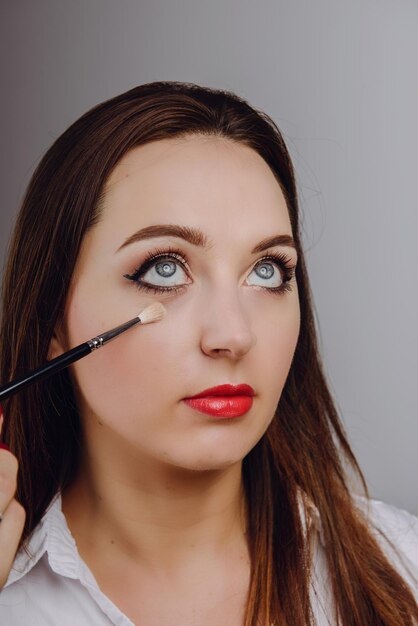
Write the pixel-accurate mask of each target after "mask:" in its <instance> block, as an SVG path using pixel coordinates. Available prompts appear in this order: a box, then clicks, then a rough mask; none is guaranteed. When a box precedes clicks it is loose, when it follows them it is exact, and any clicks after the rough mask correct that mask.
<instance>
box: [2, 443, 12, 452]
mask: <svg viewBox="0 0 418 626" xmlns="http://www.w3.org/2000/svg"><path fill="white" fill-rule="evenodd" d="M0 450H7V451H8V452H10V448H9V446H6V444H5V443H1V442H0Z"/></svg>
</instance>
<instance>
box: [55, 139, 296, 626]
mask: <svg viewBox="0 0 418 626" xmlns="http://www.w3.org/2000/svg"><path fill="white" fill-rule="evenodd" d="M155 224H178V225H182V226H189V227H195V228H199V229H200V230H201V231H203V233H204V234H205V235H206V237H207V238H208V241H209V245H208V247H207V248H203V247H198V246H195V245H193V244H191V243H189V242H186V241H184V240H182V239H179V238H176V237H172V236H170V237H167V236H163V237H158V238H155V239H148V240H144V241H139V242H135V243H132V244H130V245H127V246H125V247H123V248H122V249H121V250H119V251H117V250H118V249H119V248H120V246H121V245H122V244H123V242H124V241H125V240H126V239H127V238H128V237H130V236H131V235H132V234H133V233H134V232H136V231H137V230H138V229H141V228H144V227H147V226H151V225H155ZM275 234H287V235H290V236H291V235H292V229H291V224H290V221H289V215H288V210H287V207H286V203H285V199H284V197H283V194H282V192H281V189H280V186H279V185H278V183H277V181H276V179H275V177H274V176H273V174H272V172H271V170H270V169H269V167H268V165H267V164H266V163H265V162H264V160H263V159H262V158H261V157H260V156H259V155H258V154H257V153H256V152H254V151H253V150H251V149H250V148H248V147H246V146H244V145H242V144H239V143H236V142H232V141H231V140H228V139H224V138H215V137H203V136H192V137H187V138H185V139H170V140H163V141H158V142H153V143H151V144H147V145H146V146H141V147H139V148H136V149H134V150H132V151H131V152H129V153H128V154H127V155H125V157H124V158H123V159H122V160H121V161H120V162H119V163H118V165H117V166H116V168H115V169H114V171H113V172H112V174H111V176H110V178H109V180H108V181H107V184H106V196H105V204H104V209H103V213H102V217H101V220H100V222H99V223H98V224H97V225H96V226H95V227H94V228H93V229H92V230H91V231H90V232H89V233H88V234H87V235H86V237H85V240H84V242H83V246H82V250H81V253H80V256H79V259H78V263H77V266H76V270H75V274H74V277H73V281H72V285H71V289H70V292H69V295H68V299H67V304H66V310H65V315H64V318H63V322H62V324H61V325H60V327H59V328H57V329H56V334H55V336H54V339H53V341H52V343H51V348H50V357H51V358H52V357H54V356H58V355H59V354H61V353H62V352H63V351H65V350H67V349H69V348H70V347H72V346H74V345H77V344H79V343H81V342H82V341H85V340H87V339H89V338H91V337H93V336H95V335H97V334H98V333H99V332H100V331H105V330H108V329H109V328H112V327H114V326H116V325H118V324H120V323H122V322H124V321H126V320H128V319H130V318H132V317H134V316H135V315H137V314H138V313H139V312H140V311H141V310H142V309H143V308H144V307H146V306H147V305H149V304H151V303H153V302H157V301H158V302H161V303H162V304H163V305H164V306H165V308H166V309H167V314H166V316H165V318H164V319H163V320H162V321H159V322H157V323H154V324H149V325H147V326H142V327H137V328H135V329H132V330H130V331H128V332H127V333H125V334H124V335H123V336H121V337H119V338H118V339H117V340H116V341H115V342H113V343H110V344H109V345H108V346H106V347H105V348H104V349H103V350H99V351H97V352H96V353H94V354H92V355H91V356H89V357H87V358H86V359H82V360H81V361H79V362H77V363H76V364H74V365H73V366H72V375H73V378H74V381H75V385H76V388H77V396H78V402H79V408H80V414H81V418H82V423H83V428H84V435H85V446H84V455H83V460H82V464H81V467H80V471H79V474H78V477H77V479H76V480H75V482H74V484H73V485H72V486H71V487H70V488H69V489H67V491H66V492H65V493H64V494H63V511H64V513H65V516H66V518H67V522H68V525H69V527H70V530H71V532H72V534H73V536H74V538H75V540H76V543H77V547H78V550H79V552H80V554H81V556H82V558H83V559H84V560H85V561H86V563H87V565H88V566H89V567H90V569H91V571H92V573H93V574H94V576H95V577H96V579H97V581H98V583H99V585H100V586H101V588H102V590H103V591H104V592H105V593H106V594H107V595H108V596H109V597H110V598H111V599H112V600H113V602H114V603H115V604H117V605H118V606H119V607H120V608H121V609H122V610H123V611H124V612H125V613H126V614H128V616H129V617H130V618H131V619H132V620H133V621H135V620H137V621H138V623H143V624H147V625H157V624H158V626H163V625H165V624H173V623H182V624H190V625H191V624H199V625H208V626H209V625H212V624H218V625H219V623H228V624H240V623H241V621H242V616H243V609H244V603H245V599H246V593H247V590H248V581H249V571H250V563H249V557H248V547H247V542H246V534H245V533H246V528H245V501H244V498H243V493H242V484H241V466H242V460H243V458H244V457H245V456H246V454H247V453H248V452H249V451H250V450H251V449H252V448H253V447H254V445H255V444H256V443H257V442H258V441H259V439H260V438H261V437H262V435H263V433H264V432H265V431H266V429H267V427H268V425H269V423H270V421H271V419H272V417H273V414H274V411H275V408H276V406H277V403H278V401H279V398H280V394H281V392H282V389H283V386H284V383H285V380H286V377H287V374H288V371H289V368H290V365H291V361H292V358H293V354H294V350H295V347H296V342H297V338H298V334H299V324H300V316H299V300H298V292H297V284H296V281H295V279H294V278H293V279H292V280H291V283H290V284H291V286H292V291H291V292H285V293H284V294H282V295H277V294H273V293H271V292H268V291H267V290H266V289H263V288H262V287H260V279H259V278H258V277H256V276H255V274H254V271H253V268H254V265H255V264H256V262H257V261H259V260H260V259H261V258H262V257H264V256H265V255H266V254H267V252H262V253H257V254H251V250H252V249H253V247H254V246H255V245H257V244H258V243H259V242H260V241H261V240H263V239H265V238H267V237H271V236H272V235H275ZM167 247H174V248H175V249H177V250H179V251H181V252H182V253H183V254H185V255H186V256H187V259H188V266H187V271H186V272H184V271H183V270H181V267H178V266H177V272H176V275H178V276H179V282H180V283H185V286H184V287H183V288H182V289H181V290H180V291H178V292H174V293H165V294H160V293H158V294H154V293H152V292H144V291H141V290H138V289H137V287H136V285H135V284H134V283H133V282H132V281H130V280H128V279H126V278H124V274H132V273H133V272H134V270H135V269H136V268H137V267H138V266H139V265H140V264H141V263H142V262H143V261H144V258H145V256H146V255H147V253H149V252H150V251H154V250H155V249H160V250H165V249H166V248H167ZM116 251H117V252H116ZM269 252H276V253H277V252H282V253H283V252H285V253H286V255H287V256H288V257H289V258H290V259H291V260H292V262H293V263H294V264H295V263H296V261H297V254H296V251H295V250H294V249H293V248H291V247H283V246H276V247H275V248H272V249H270V250H269ZM154 275H155V274H154ZM147 276H148V278H149V277H151V278H152V276H151V275H150V274H148V275H147ZM257 281H258V282H257ZM164 284H166V283H164ZM225 383H230V384H239V383H247V384H249V385H251V386H252V387H253V388H254V390H255V397H254V402H253V406H252V408H251V409H250V411H249V412H248V413H246V414H245V415H243V416H242V417H240V418H236V419H233V420H217V419H214V418H213V417H211V416H208V415H204V414H202V413H198V412H197V411H195V410H193V409H191V408H190V407H188V406H187V405H185V403H184V402H183V401H182V400H183V399H184V398H185V397H188V396H191V395H195V394H196V393H198V392H200V391H202V390H204V389H206V388H208V387H212V386H215V385H219V384H225ZM162 597H163V598H164V601H163V602H162V601H161V598H162ZM173 616H175V619H174V620H173Z"/></svg>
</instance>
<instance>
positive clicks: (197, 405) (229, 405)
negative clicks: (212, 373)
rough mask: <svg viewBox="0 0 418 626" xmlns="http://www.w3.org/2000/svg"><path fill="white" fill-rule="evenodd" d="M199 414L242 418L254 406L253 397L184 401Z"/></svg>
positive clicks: (216, 397)
mask: <svg viewBox="0 0 418 626" xmlns="http://www.w3.org/2000/svg"><path fill="white" fill-rule="evenodd" d="M184 402H185V403H186V404H188V405H189V406H190V407H192V409H195V410H196V411H199V413H206V414H207V415H214V416H215V417H220V418H224V419H226V418H231V417H240V416H241V415H244V414H245V413H247V412H248V411H249V410H250V409H251V407H252V404H253V398H252V397H251V396H210V397H206V398H188V399H187V400H184Z"/></svg>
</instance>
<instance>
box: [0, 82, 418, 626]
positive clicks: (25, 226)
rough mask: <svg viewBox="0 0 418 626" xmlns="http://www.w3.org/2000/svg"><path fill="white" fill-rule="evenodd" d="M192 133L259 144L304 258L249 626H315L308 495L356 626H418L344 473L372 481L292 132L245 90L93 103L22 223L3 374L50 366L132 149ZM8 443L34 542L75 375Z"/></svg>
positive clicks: (50, 387) (269, 465)
mask: <svg viewBox="0 0 418 626" xmlns="http://www.w3.org/2000/svg"><path fill="white" fill-rule="evenodd" d="M190 134H207V135H217V136H222V137H226V138H229V139H230V140H232V141H236V142H241V143H242V144H245V145H246V146H249V147H250V148H252V149H253V150H255V151H256V152H257V153H258V154H259V155H260V156H261V157H262V158H263V159H264V160H265V161H266V162H267V164H268V165H269V166H270V168H271V170H272V172H273V173H274V175H275V177H276V179H277V181H278V183H279V184H280V186H281V188H282V190H283V193H284V195H285V198H286V201H287V206H288V210H289V216H290V221H291V225H292V230H293V236H294V239H295V241H296V246H297V250H298V256H299V260H298V264H297V269H296V279H297V284H298V291H299V299H300V313H301V328H300V335H299V338H298V342H297V346H296V350H295V354H294V358H293V362H292V365H291V368H290V371H289V374H288V377H287V380H286V384H285V386H284V389H283V392H282V395H281V398H280V402H279V405H278V407H277V411H276V415H275V417H274V419H273V421H272V423H271V425H270V426H269V428H268V430H267V432H266V433H265V435H264V436H263V437H262V439H261V440H260V441H259V443H258V444H257V445H256V446H255V448H254V449H253V450H251V452H250V453H249V454H248V455H247V456H246V458H245V459H244V462H243V480H244V488H245V492H246V496H247V502H248V524H249V549H250V555H251V564H252V565H251V580H250V588H249V595H248V603H247V610H246V619H245V626H256V625H257V624H270V623H272V622H274V623H275V625H276V626H279V625H288V626H305V625H307V624H312V623H313V617H312V610H311V606H310V562H311V550H310V548H309V546H310V542H309V541H308V540H307V537H306V536H305V531H304V526H303V519H302V516H301V513H300V498H299V496H300V494H301V493H303V494H305V495H306V496H307V498H309V499H310V501H311V502H312V503H313V504H314V505H315V506H316V507H317V509H318V511H319V513H320V516H321V522H322V533H323V537H324V543H325V552H326V561H327V566H328V570H329V573H330V577H329V580H330V585H331V586H332V589H331V591H332V594H333V597H334V602H335V615H333V616H332V619H334V620H335V622H336V623H338V624H342V625H343V626H366V625H367V626H378V625H379V626H381V625H385V626H399V625H400V624H404V625H407V626H408V625H410V626H412V625H413V624H414V623H415V621H416V620H418V606H417V604H416V602H415V600H414V598H413V595H412V592H411V591H410V589H409V587H408V586H407V584H406V582H405V581H404V580H403V579H402V577H401V576H400V575H399V574H398V573H397V572H396V571H395V569H394V567H393V566H392V565H391V564H390V563H389V561H388V560H387V558H386V557H385V556H384V554H383V552H382V550H381V549H380V547H379V545H378V544H377V542H376V540H375V539H374V538H373V536H372V534H371V532H370V530H369V528H368V526H367V523H366V522H365V520H364V519H363V517H362V516H361V514H360V513H359V511H358V509H357V507H356V506H355V503H354V501H353V499H352V497H351V495H350V489H349V485H348V479H347V475H346V470H345V465H347V466H348V467H351V469H354V471H355V473H357V475H358V476H359V477H360V479H361V481H362V482H363V486H364V489H365V492H366V494H367V488H366V485H365V483H364V479H363V476H362V474H361V470H360V468H359V467H358V464H357V462H356V460H355V458H354V456H353V453H352V451H351V448H350V446H349V443H348V442H347V438H346V436H345V433H344V431H343V428H342V426H341V423H340V421H339V418H338V414H337V411H336V408H335V405H334V402H333V399H332V397H331V394H330V392H329V389H328V386H327V382H326V380H325V376H324V373H323V368H322V365H321V360H320V356H319V350H318V345H317V338H316V337H317V335H316V327H315V320H314V315H313V307H312V302H311V295H310V287H309V282H308V277H307V272H306V266H305V261H304V256H303V250H302V246H301V239H300V232H299V222H298V219H299V218H298V204H297V193H296V185H295V179H294V173H293V168H292V163H291V160H290V157H289V154H288V152H287V149H286V146H285V143H284V141H283V138H282V136H281V134H280V131H279V129H278V128H277V126H276V125H275V124H274V122H273V121H272V120H271V119H270V118H269V117H268V116H267V115H265V114H264V113H262V112H259V111H257V110H255V109H254V108H252V107H251V106H249V104H248V103H247V102H245V101H244V100H242V99H241V98H239V97H237V96H236V95H234V94H232V93H229V92H225V91H221V90H213V89H208V88H204V87H200V86H198V85H193V84H185V83H178V82H155V83H150V84H146V85H142V86H139V87H135V88H134V89H131V90H129V91H127V92H126V93H123V94H121V95H119V96H117V97H115V98H112V99H111V100H108V101H106V102H104V103H102V104H99V105H98V106H96V107H94V108H93V109H91V110H90V111H88V112H87V113H86V114H85V115H83V116H82V117H81V118H80V119H79V120H77V121H76V122H75V123H73V124H72V125H71V126H70V127H69V128H68V129H67V130H66V131H65V132H64V133H63V134H62V135H61V136H60V137H59V138H58V139H57V140H56V141H55V143H54V144H53V145H52V147H51V148H50V149H49V150H48V152H47V153H46V155H45V156H44V158H43V159H42V160H41V162H40V164H39V166H38V167H37V169H36V171H35V173H34V175H33V177H32V179H31V181H30V184H29V186H28V190H27V193H26V196H25V198H24V201H23V206H22V209H21V211H20V214H19V216H18V219H17V224H16V228H15V232H14V237H13V239H12V242H11V246H10V254H9V260H8V263H7V266H6V271H5V277H4V284H3V307H4V308H3V315H2V326H1V335H0V340H1V344H0V366H1V369H0V376H1V380H2V382H3V383H4V382H7V381H9V380H11V379H13V378H15V377H18V376H20V375H22V374H23V373H25V372H27V371H28V370H30V369H32V368H34V367H36V366H38V365H39V364H40V363H42V362H44V361H45V360H46V358H47V354H48V347H49V343H50V341H51V337H52V334H53V331H54V328H55V326H56V324H57V322H58V321H59V320H60V319H61V316H62V314H63V311H64V306H65V301H66V296H67V292H68V289H69V285H70V281H71V278H72V274H73V270H74V266H75V263H76V260H77V256H78V253H79V249H80V245H81V243H82V240H83V237H84V236H85V234H86V232H87V231H88V230H89V229H90V228H92V227H93V226H94V224H95V223H97V221H98V220H99V219H100V208H101V201H102V199H103V193H104V192H103V189H104V184H105V182H106V180H107V178H108V177H109V175H110V173H111V171H112V169H113V168H114V167H115V165H116V164H117V163H118V161H119V160H120V159H121V157H122V156H123V155H124V154H126V153H127V152H128V151H129V150H130V149H131V148H133V147H136V146H140V145H144V144H146V143H148V142H151V141H156V140H160V139H167V138H174V137H183V136H186V135H190ZM3 410H4V415H5V423H4V440H5V442H6V443H7V444H8V445H9V446H10V448H11V449H12V451H13V452H14V453H15V454H16V456H17V457H18V459H19V464H20V469H19V476H18V489H17V499H18V500H19V501H20V502H21V504H22V505H23V506H24V508H25V509H26V513H27V517H26V525H25V529H24V533H23V537H22V540H21V545H22V544H25V542H26V540H27V539H28V538H29V537H30V534H31V532H32V530H33V529H34V528H35V526H36V525H37V523H38V522H39V520H40V519H41V517H42V515H43V514H44V512H45V510H46V508H47V506H48V504H49V503H50V501H51V499H52V497H53V496H54V494H55V493H56V492H57V490H63V489H65V487H67V486H68V485H69V484H71V482H72V480H73V479H74V476H75V472H76V469H77V466H78V462H79V458H80V457H79V455H80V447H81V425H80V419H79V414H78V410H77V404H76V401H75V395H74V392H73V387H72V383H71V379H70V376H69V374H68V372H67V371H63V372H61V373H60V374H57V375H56V376H55V377H54V379H53V380H52V379H50V380H47V381H44V382H42V383H39V384H37V385H33V386H32V387H31V388H29V389H27V390H25V391H24V392H21V393H20V394H18V395H16V396H14V397H12V398H10V399H9V400H8V401H7V402H6V403H5V406H4V407H3Z"/></svg>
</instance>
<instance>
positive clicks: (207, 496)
mask: <svg viewBox="0 0 418 626" xmlns="http://www.w3.org/2000/svg"><path fill="white" fill-rule="evenodd" d="M241 469H242V464H241V463H237V464H234V465H232V466H230V467H228V468H226V469H222V470H211V471H191V470H185V469H182V468H176V467H173V466H169V465H163V464H161V463H158V464H157V463H153V462H151V461H150V462H148V463H145V462H144V463H143V464H142V466H141V468H140V471H138V470H137V471H136V472H135V473H134V474H132V473H128V472H127V471H126V467H124V470H123V471H120V468H119V469H118V467H117V466H115V465H114V464H113V465H112V466H111V467H109V466H107V467H106V468H105V467H102V468H100V467H99V466H98V465H97V464H93V463H92V462H90V463H89V462H87V461H86V460H84V461H83V463H82V465H81V468H80V471H79V474H78V476H77V478H76V480H75V481H74V483H73V484H72V485H71V486H70V487H69V488H68V489H67V490H66V491H65V492H64V493H63V494H62V502H63V512H64V514H65V516H66V518H67V522H68V525H69V527H70V530H71V532H72V534H73V535H74V536H75V538H76V541H77V544H79V546H80V545H81V546H83V545H84V546H89V547H90V549H93V548H94V549H102V548H104V547H105V546H106V548H107V549H109V544H111V546H112V549H113V550H115V551H117V552H118V553H119V555H122V554H123V555H125V556H126V557H127V558H129V560H130V561H132V562H135V563H138V564H140V565H141V566H143V567H145V568H148V567H150V568H153V569H155V568H158V569H160V570H161V569H164V570H166V571H169V570H174V569H177V567H178V566H179V565H180V564H181V563H183V562H184V561H185V560H186V559H190V558H194V555H196V553H198V555H199V559H202V557H203V558H204V555H205V554H207V555H208V556H209V555H210V556H211V558H213V557H214V556H216V555H219V557H221V556H222V555H225V554H226V552H230V551H231V550H233V551H234V552H236V551H237V550H238V551H240V552H241V551H243V550H244V551H245V550H246V548H245V546H246V538H245V533H246V521H245V520H246V511H245V499H244V494H243V489H242V477H241Z"/></svg>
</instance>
